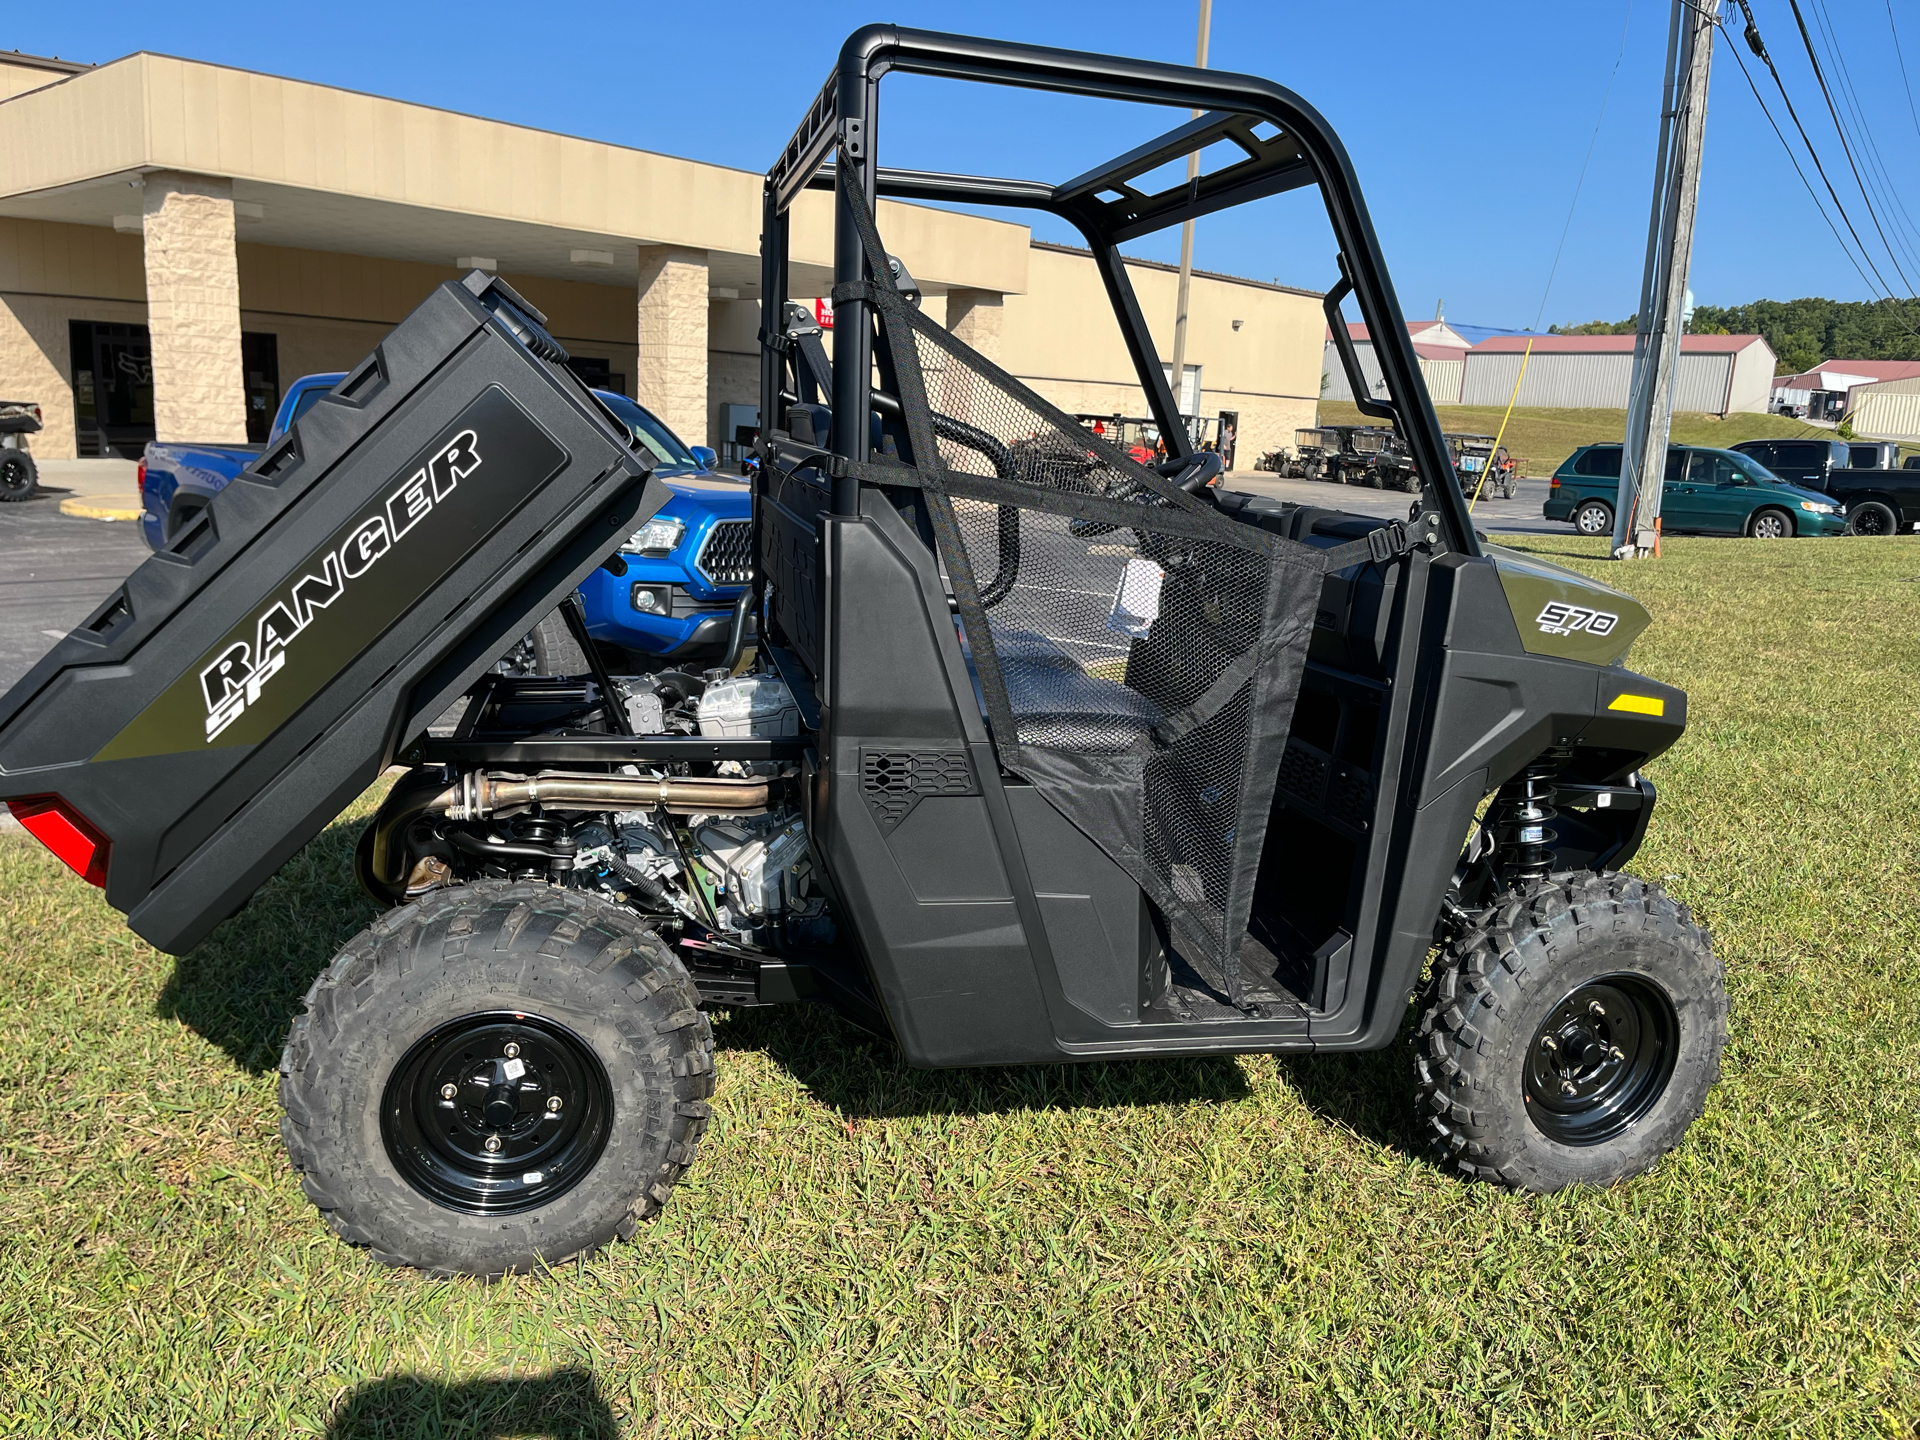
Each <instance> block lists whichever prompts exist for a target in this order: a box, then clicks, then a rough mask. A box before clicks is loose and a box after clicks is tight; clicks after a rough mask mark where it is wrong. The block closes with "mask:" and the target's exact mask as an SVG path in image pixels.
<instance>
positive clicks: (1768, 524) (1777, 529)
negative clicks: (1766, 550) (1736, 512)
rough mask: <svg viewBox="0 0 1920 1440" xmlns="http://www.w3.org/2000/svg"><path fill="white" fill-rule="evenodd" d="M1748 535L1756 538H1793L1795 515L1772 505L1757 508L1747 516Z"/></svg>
mask: <svg viewBox="0 0 1920 1440" xmlns="http://www.w3.org/2000/svg"><path fill="white" fill-rule="evenodd" d="M1747 535H1748V536H1749V537H1750V538H1751V539H1754V540H1791V539H1792V538H1793V517H1792V516H1791V515H1789V514H1787V512H1786V511H1784V510H1775V509H1773V508H1772V507H1771V506H1769V507H1768V508H1767V509H1765V510H1756V511H1754V512H1753V514H1751V515H1749V516H1748V517H1747Z"/></svg>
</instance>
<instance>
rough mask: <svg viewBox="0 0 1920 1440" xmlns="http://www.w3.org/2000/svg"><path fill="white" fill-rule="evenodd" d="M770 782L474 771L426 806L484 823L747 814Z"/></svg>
mask: <svg viewBox="0 0 1920 1440" xmlns="http://www.w3.org/2000/svg"><path fill="white" fill-rule="evenodd" d="M769 790H770V785H769V782H768V781H766V780H764V779H741V780H733V779H726V778H720V777H714V778H705V777H702V778H688V777H685V776H676V777H671V778H668V779H653V778H650V777H645V776H639V775H578V774H569V773H568V772H566V771H564V770H543V771H541V772H540V773H539V774H538V775H534V776H532V777H530V778H529V777H527V776H521V775H496V774H492V773H489V772H488V771H485V770H472V771H469V772H467V773H466V774H465V775H462V776H461V777H460V778H459V780H458V781H456V782H455V783H454V784H453V785H452V786H451V787H450V788H448V789H446V790H444V791H442V792H441V793H440V794H439V795H437V796H435V797H434V798H433V799H432V800H430V801H428V802H427V805H426V807H425V808H426V809H427V810H428V811H434V812H445V814H446V817H447V818H448V819H449V820H486V819H489V818H491V817H492V816H495V815H504V814H508V813H511V812H514V811H518V810H523V809H525V808H526V807H527V806H529V805H535V804H539V805H557V806H559V807H560V808H561V809H564V810H651V809H653V808H654V807H655V806H664V807H665V808H666V810H667V813H669V814H671V815H710V814H729V815H745V814H751V813H753V812H756V811H761V810H765V809H766V808H767V796H768V793H769Z"/></svg>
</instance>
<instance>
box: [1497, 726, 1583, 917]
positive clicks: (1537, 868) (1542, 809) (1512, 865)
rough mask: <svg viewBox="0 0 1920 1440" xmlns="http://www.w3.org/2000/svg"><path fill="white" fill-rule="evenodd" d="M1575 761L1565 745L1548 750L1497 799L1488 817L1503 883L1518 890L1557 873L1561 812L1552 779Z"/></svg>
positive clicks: (1508, 783) (1503, 790)
mask: <svg viewBox="0 0 1920 1440" xmlns="http://www.w3.org/2000/svg"><path fill="white" fill-rule="evenodd" d="M1572 758H1573V751H1572V750H1570V749H1568V748H1566V747H1556V748H1555V749H1552V750H1547V751H1544V752H1543V753H1542V754H1541V755H1540V756H1539V757H1538V758H1537V759H1535V760H1534V761H1533V763H1532V764H1530V765H1528V766H1527V768H1526V769H1524V770H1522V771H1521V772H1520V773H1519V774H1518V775H1516V776H1514V777H1513V779H1511V780H1509V781H1507V783H1506V784H1504V785H1502V786H1501V787H1500V793H1499V794H1498V795H1497V796H1495V797H1494V802H1493V805H1492V806H1491V811H1492V813H1491V815H1490V816H1489V819H1490V820H1491V822H1492V824H1491V828H1492V830H1493V833H1494V838H1495V839H1496V840H1497V841H1498V843H1499V846H1500V853H1499V856H1498V859H1497V862H1496V864H1497V868H1498V871H1499V875H1500V880H1501V883H1502V884H1505V885H1509V886H1512V887H1514V888H1516V889H1519V888H1522V887H1525V886H1527V885H1530V884H1532V883H1533V882H1534V881H1536V880H1544V879H1546V878H1547V876H1548V875H1549V874H1550V873H1552V870H1553V823H1552V822H1553V819H1554V817H1555V816H1556V815H1558V814H1559V813H1560V812H1559V811H1558V810H1556V809H1554V808H1553V781H1554V777H1555V776H1556V775H1558V774H1559V773H1560V771H1561V770H1562V769H1563V768H1564V767H1565V766H1566V763H1567V762H1568V761H1569V760H1571V759H1572Z"/></svg>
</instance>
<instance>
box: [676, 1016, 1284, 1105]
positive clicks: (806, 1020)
mask: <svg viewBox="0 0 1920 1440" xmlns="http://www.w3.org/2000/svg"><path fill="white" fill-rule="evenodd" d="M713 1033H714V1041H715V1044H716V1047H717V1048H718V1049H719V1050H720V1051H722V1052H725V1051H729V1050H732V1051H752V1050H758V1051H760V1052H761V1053H763V1054H765V1055H766V1056H767V1057H768V1058H769V1059H770V1060H772V1061H773V1062H774V1063H775V1064H777V1065H779V1066H780V1067H781V1068H782V1069H783V1070H785V1071H786V1072H787V1073H788V1074H790V1075H792V1076H793V1077H794V1079H796V1080H798V1081H799V1082H800V1083H801V1084H802V1085H804V1086H805V1087H806V1088H807V1089H808V1090H809V1091H810V1092H811V1093H812V1094H813V1096H814V1098H815V1099H817V1100H819V1101H820V1102H821V1103H822V1104H824V1105H828V1106H831V1107H832V1108H833V1109H834V1110H836V1111H838V1112H839V1113H840V1114H841V1115H843V1116H846V1117H848V1118H877V1117H882V1116H895V1115H982V1114H1003V1113H1007V1112H1010V1111H1018V1110H1077V1109H1087V1108H1092V1109H1103V1108H1112V1107H1125V1106H1132V1105H1179V1104H1193V1103H1195V1102H1201V1103H1226V1102H1231V1101H1236V1100H1244V1099H1246V1098H1247V1096H1248V1094H1249V1093H1250V1092H1249V1091H1248V1089H1247V1082H1246V1077H1245V1076H1244V1075H1243V1074H1241V1072H1240V1067H1239V1066H1238V1065H1237V1064H1235V1063H1234V1061H1233V1059H1232V1058H1231V1057H1229V1056H1207V1057H1205V1058H1199V1059H1192V1058H1183V1059H1172V1060H1141V1061H1118V1062H1114V1061H1100V1062H1092V1063H1088V1064H1081V1065H1009V1066H1005V1067H994V1068H974V1069H965V1070H916V1069H914V1068H913V1067H912V1066H910V1065H908V1064H907V1062H906V1061H905V1060H904V1059H903V1058H902V1057H901V1055H900V1052H899V1051H898V1050H897V1049H895V1048H894V1046H893V1045H892V1043H891V1042H889V1041H886V1040H881V1039H878V1038H877V1037H875V1036H872V1035H869V1034H868V1033H867V1032H866V1031H864V1030H861V1029H860V1028H859V1027H857V1026H855V1025H853V1024H852V1023H850V1022H849V1021H846V1020H843V1019H841V1018H840V1017H839V1016H838V1015H836V1014H834V1013H833V1012H832V1011H831V1010H828V1009H826V1008H825V1007H824V1006H819V1005H793V1006H779V1007H769V1008H767V1009H752V1010H734V1011H729V1012H724V1013H722V1014H720V1015H716V1016H715V1017H714V1027H713Z"/></svg>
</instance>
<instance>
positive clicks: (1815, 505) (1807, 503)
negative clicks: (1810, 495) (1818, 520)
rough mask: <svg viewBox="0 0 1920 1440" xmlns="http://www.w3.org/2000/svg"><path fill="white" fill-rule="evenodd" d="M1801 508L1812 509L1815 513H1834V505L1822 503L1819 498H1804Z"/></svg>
mask: <svg viewBox="0 0 1920 1440" xmlns="http://www.w3.org/2000/svg"><path fill="white" fill-rule="evenodd" d="M1800 508H1801V509H1802V510H1811V511H1812V512H1813V513H1814V514H1815V515H1831V514H1833V506H1831V505H1822V504H1821V503H1820V502H1819V501H1817V500H1802V501H1801V502H1800Z"/></svg>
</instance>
